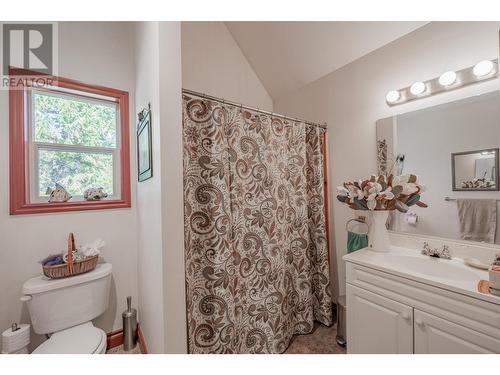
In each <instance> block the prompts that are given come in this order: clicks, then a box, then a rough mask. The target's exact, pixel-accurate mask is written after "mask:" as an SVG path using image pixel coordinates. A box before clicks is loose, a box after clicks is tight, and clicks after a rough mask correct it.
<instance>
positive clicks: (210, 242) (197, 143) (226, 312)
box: [183, 94, 332, 353]
mask: <svg viewBox="0 0 500 375" xmlns="http://www.w3.org/2000/svg"><path fill="white" fill-rule="evenodd" d="M183 130H184V202H185V203H184V205H185V225H184V227H185V249H186V291H187V318H188V344H189V351H190V353H282V352H283V351H285V350H286V348H287V347H288V344H289V343H290V340H291V338H292V336H293V335H295V334H306V333H310V332H311V331H312V329H313V324H314V321H315V320H316V321H319V322H321V323H323V324H325V325H330V324H332V311H331V308H332V307H331V306H332V304H331V294H330V286H329V259H328V247H327V239H326V224H325V211H324V203H325V200H324V191H323V189H324V185H323V141H324V138H323V132H324V130H323V129H321V128H319V127H317V126H312V125H307V124H305V123H303V122H295V121H289V120H285V119H281V118H278V117H272V116H269V115H266V114H263V113H260V112H254V111H250V110H247V109H243V108H241V107H238V106H233V105H229V104H224V103H220V102H217V101H212V100H207V99H201V98H198V97H194V96H191V95H187V94H184V95H183Z"/></svg>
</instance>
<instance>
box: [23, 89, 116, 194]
mask: <svg viewBox="0 0 500 375" xmlns="http://www.w3.org/2000/svg"><path fill="white" fill-rule="evenodd" d="M32 100H33V114H32V115H33V140H34V141H35V142H46V143H55V144H65V145H83V146H90V147H106V148H115V147H116V120H117V119H116V116H117V109H116V106H115V105H112V104H109V105H108V104H106V103H102V104H101V103H98V102H94V101H87V100H79V99H78V98H73V97H69V96H62V97H61V96H55V95H51V94H45V93H37V92H33V95H32ZM87 151H89V152H83V151H80V150H71V151H68V150H56V149H46V148H40V150H39V160H38V167H39V186H38V188H39V193H40V196H44V195H45V192H46V189H47V187H53V186H54V184H55V183H56V182H57V183H59V184H61V185H62V186H64V187H65V188H66V190H68V192H69V193H70V194H71V195H73V196H77V195H83V192H84V191H85V190H86V189H88V188H90V187H103V188H104V191H106V192H107V193H108V194H109V195H112V194H113V156H112V154H111V153H102V152H101V153H98V152H92V151H90V150H87Z"/></svg>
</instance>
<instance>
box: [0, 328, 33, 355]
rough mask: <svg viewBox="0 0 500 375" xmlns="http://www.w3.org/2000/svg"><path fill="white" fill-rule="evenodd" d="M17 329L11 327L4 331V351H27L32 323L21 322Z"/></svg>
mask: <svg viewBox="0 0 500 375" xmlns="http://www.w3.org/2000/svg"><path fill="white" fill-rule="evenodd" d="M18 327H19V329H18V330H17V331H12V329H11V328H9V329H7V330H5V331H4V332H3V333H2V353H3V354H9V353H12V354H14V353H17V352H19V353H24V352H27V346H28V345H29V343H30V325H29V324H19V326H18Z"/></svg>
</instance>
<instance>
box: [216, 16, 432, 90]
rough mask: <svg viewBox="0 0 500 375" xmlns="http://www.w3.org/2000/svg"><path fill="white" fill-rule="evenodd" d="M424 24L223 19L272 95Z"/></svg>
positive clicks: (313, 78)
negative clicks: (236, 20)
mask: <svg viewBox="0 0 500 375" xmlns="http://www.w3.org/2000/svg"><path fill="white" fill-rule="evenodd" d="M424 24H426V22H226V26H227V28H228V29H229V31H230V32H231V34H232V35H233V37H234V39H235V40H236V42H237V43H238V45H239V47H240V49H241V50H242V52H243V53H244V55H245V56H246V58H247V60H248V62H249V63H250V65H252V67H253V69H254V70H255V73H256V74H257V76H258V77H259V78H260V80H261V81H262V84H263V85H264V86H265V88H266V89H267V91H268V92H269V94H270V95H271V96H272V97H273V99H277V98H279V97H281V96H282V95H284V94H287V93H289V92H292V91H295V90H297V89H299V88H301V87H302V86H304V85H307V84H308V83H310V82H313V81H315V80H317V79H318V78H321V77H323V76H325V75H327V74H328V73H331V72H333V71H334V70H337V69H339V68H341V67H342V66H344V65H346V64H349V63H350V62H352V61H354V60H356V59H358V58H360V57H361V56H363V55H366V54H368V53H370V52H372V51H374V50H376V49H377V48H380V47H382V46H383V45H385V44H387V43H390V42H392V41H394V40H396V39H398V38H400V37H402V36H403V35H405V34H407V33H410V32H412V31H413V30H415V29H417V28H419V27H421V26H423V25H424Z"/></svg>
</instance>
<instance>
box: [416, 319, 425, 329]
mask: <svg viewBox="0 0 500 375" xmlns="http://www.w3.org/2000/svg"><path fill="white" fill-rule="evenodd" d="M415 324H416V325H417V326H419V327H423V326H424V322H423V321H422V319H418V318H417V319H415Z"/></svg>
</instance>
